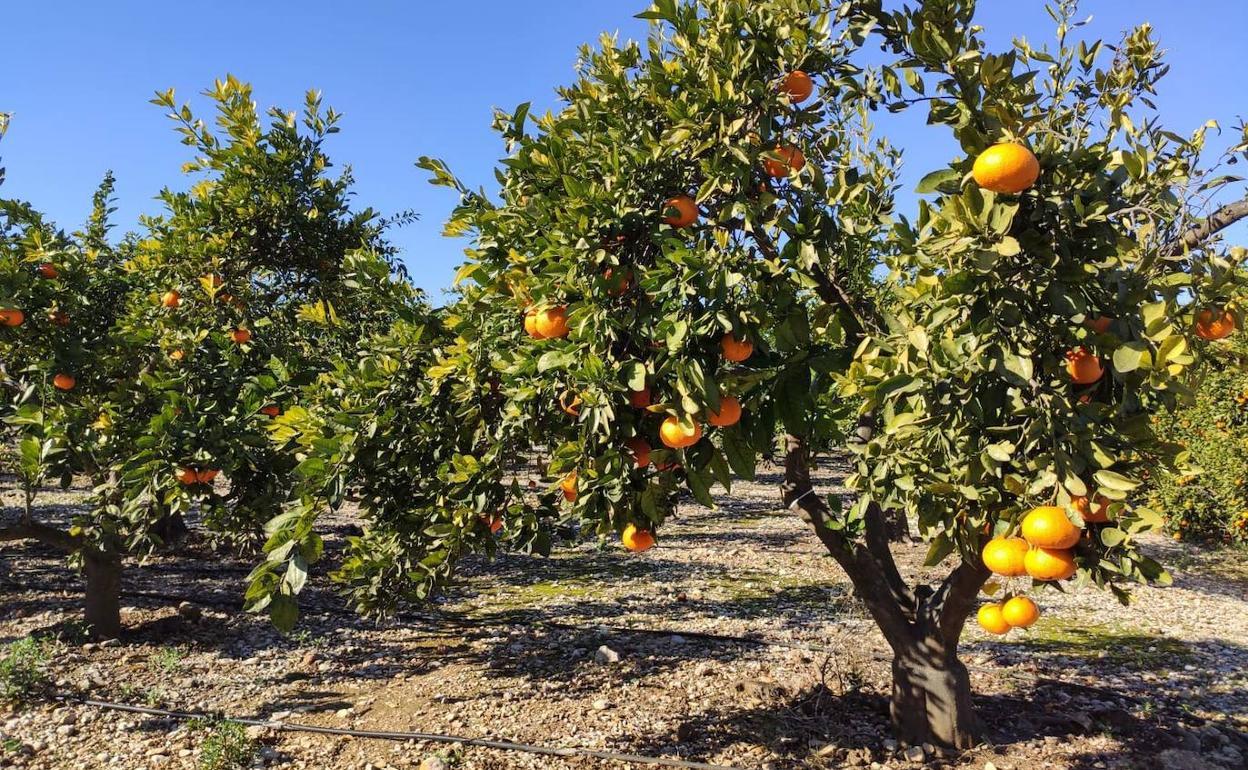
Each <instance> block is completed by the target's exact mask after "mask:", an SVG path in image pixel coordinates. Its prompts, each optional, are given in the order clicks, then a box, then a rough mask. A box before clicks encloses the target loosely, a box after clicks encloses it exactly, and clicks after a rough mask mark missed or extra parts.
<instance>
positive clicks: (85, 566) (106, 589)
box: [82, 551, 121, 639]
mask: <svg viewBox="0 0 1248 770" xmlns="http://www.w3.org/2000/svg"><path fill="white" fill-rule="evenodd" d="M82 573H83V577H84V578H86V583H87V596H86V604H85V607H84V609H85V619H86V622H87V626H88V628H89V629H90V632H91V635H92V636H93V637H95V638H97V639H116V638H117V637H119V636H121V558H120V557H118V556H117V555H115V554H107V553H101V552H99V551H83V554H82Z"/></svg>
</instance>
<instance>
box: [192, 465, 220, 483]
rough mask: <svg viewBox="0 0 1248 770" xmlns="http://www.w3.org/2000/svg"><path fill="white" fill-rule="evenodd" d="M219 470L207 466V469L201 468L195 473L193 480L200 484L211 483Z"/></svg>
mask: <svg viewBox="0 0 1248 770" xmlns="http://www.w3.org/2000/svg"><path fill="white" fill-rule="evenodd" d="M220 472H221V471H218V470H214V469H212V468H209V469H207V470H202V471H200V472H199V473H197V474H195V480H196V481H198V482H199V483H200V484H211V483H212V480H213V479H215V478H216V477H217V474H218V473H220Z"/></svg>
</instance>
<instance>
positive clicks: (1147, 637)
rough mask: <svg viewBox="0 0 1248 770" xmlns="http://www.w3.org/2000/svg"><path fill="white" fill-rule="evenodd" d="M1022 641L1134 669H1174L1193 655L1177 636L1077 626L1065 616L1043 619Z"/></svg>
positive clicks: (1043, 649) (1048, 650) (1040, 648)
mask: <svg viewBox="0 0 1248 770" xmlns="http://www.w3.org/2000/svg"><path fill="white" fill-rule="evenodd" d="M1020 644H1022V645H1023V646H1024V647H1026V648H1028V649H1030V650H1033V651H1035V652H1041V653H1049V654H1055V655H1065V656H1069V657H1076V658H1087V659H1093V660H1102V661H1105V662H1106V663H1109V664H1110V665H1113V666H1117V667H1120V668H1125V669H1129V670H1132V671H1149V670H1173V669H1175V668H1178V667H1181V666H1182V665H1183V664H1185V663H1187V662H1188V661H1190V660H1191V659H1192V657H1193V655H1192V651H1191V650H1190V649H1188V647H1187V645H1186V644H1184V643H1183V642H1180V641H1178V640H1177V639H1170V638H1168V637H1165V636H1157V635H1155V634H1148V633H1144V632H1142V631H1140V630H1139V629H1134V628H1124V627H1116V626H1109V625H1092V626H1080V625H1074V624H1072V623H1069V622H1067V621H1064V620H1062V619H1061V618H1042V619H1041V620H1040V622H1038V623H1036V625H1034V626H1032V627H1031V629H1030V632H1029V633H1028V634H1027V635H1026V637H1024V638H1023V639H1021V640H1020Z"/></svg>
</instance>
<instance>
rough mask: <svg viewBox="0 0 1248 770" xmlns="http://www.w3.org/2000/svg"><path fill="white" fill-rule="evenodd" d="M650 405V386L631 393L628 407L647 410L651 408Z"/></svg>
mask: <svg viewBox="0 0 1248 770" xmlns="http://www.w3.org/2000/svg"><path fill="white" fill-rule="evenodd" d="M650 403H651V401H650V386H649V385H647V386H646V387H644V388H642V389H641V390H634V391H631V392H629V394H628V405H629V406H631V407H633V408H634V409H645V408H646V407H648V406H650Z"/></svg>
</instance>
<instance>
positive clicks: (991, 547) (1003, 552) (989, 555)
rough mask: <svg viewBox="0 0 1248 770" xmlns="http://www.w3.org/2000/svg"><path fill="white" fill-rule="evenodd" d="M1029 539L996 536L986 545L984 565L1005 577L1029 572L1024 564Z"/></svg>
mask: <svg viewBox="0 0 1248 770" xmlns="http://www.w3.org/2000/svg"><path fill="white" fill-rule="evenodd" d="M1027 548H1028V546H1027V541H1026V540H1024V539H1022V538H1021V537H994V538H993V539H992V540H989V541H988V542H987V543H986V544H985V545H984V550H983V553H982V554H980V558H981V559H983V562H984V566H985V567H987V568H988V569H990V570H992V571H993V572H994V573H996V574H998V575H1002V576H1004V577H1018V576H1020V575H1026V574H1027V567H1026V566H1024V565H1023V557H1024V556H1026V555H1027Z"/></svg>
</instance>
